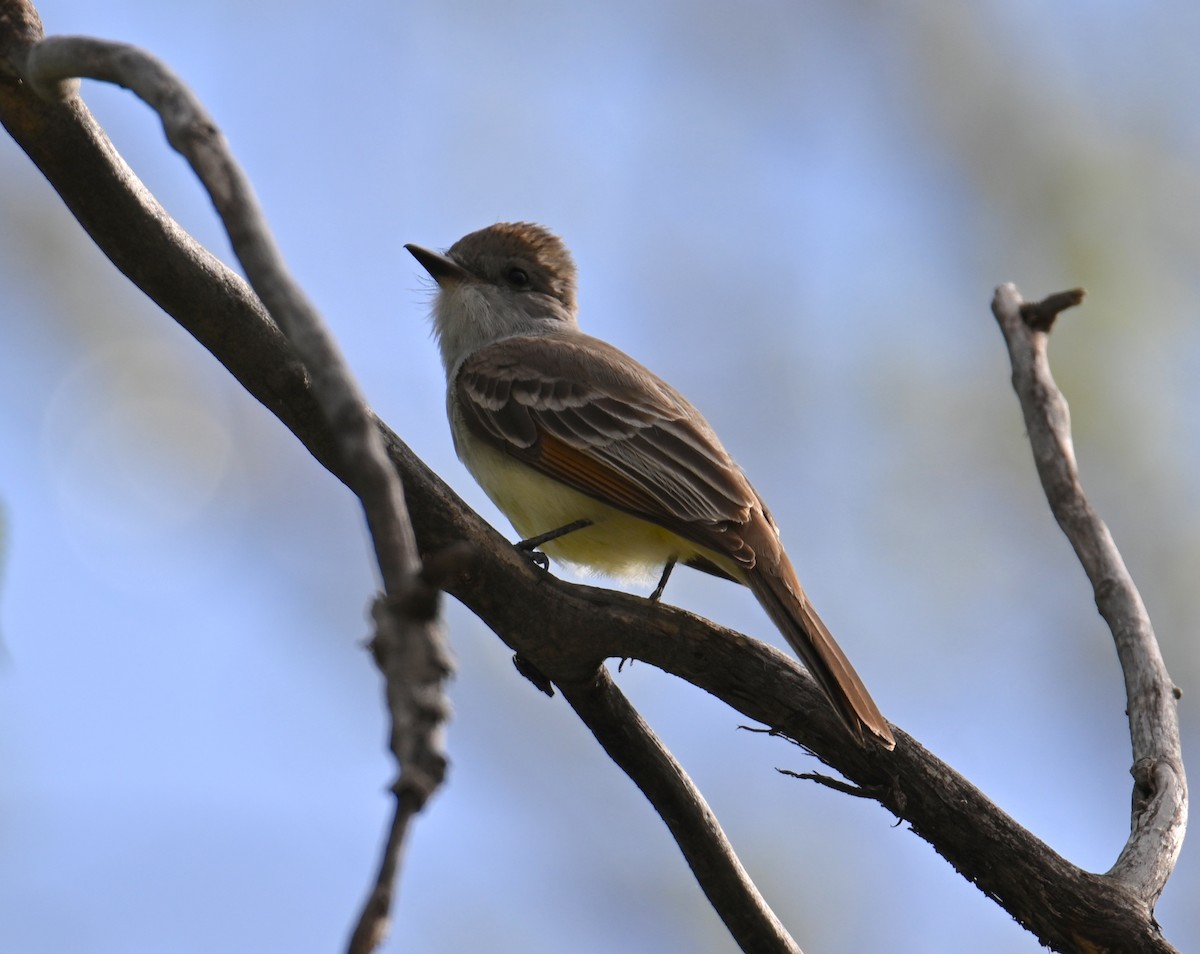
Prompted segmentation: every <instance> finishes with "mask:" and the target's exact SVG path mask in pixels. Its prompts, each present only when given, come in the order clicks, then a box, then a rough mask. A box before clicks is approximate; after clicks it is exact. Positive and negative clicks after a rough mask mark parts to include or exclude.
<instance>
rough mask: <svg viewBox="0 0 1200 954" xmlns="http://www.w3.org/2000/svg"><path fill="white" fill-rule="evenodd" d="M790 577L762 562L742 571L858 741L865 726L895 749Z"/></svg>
mask: <svg viewBox="0 0 1200 954" xmlns="http://www.w3.org/2000/svg"><path fill="white" fill-rule="evenodd" d="M779 569H780V570H782V571H784V573H785V574H786V571H787V570H790V569H791V567H790V566H787V565H786V563H785V564H784V565H783V566H780V567H779ZM791 575H792V576H793V582H789V581H788V580H787V579H785V578H784V575H780V574H776V573H773V572H771V571H770V570H768V569H767V568H765V567H762V566H761V565H760V566H758V567H755V568H754V569H752V570H750V571H749V572H748V573H746V585H747V586H749V587H750V590H751V592H753V593H754V595H755V597H756V598H757V599H758V602H759V603H760V604H761V605H762V608H763V609H764V610H766V611H767V615H768V616H770V617H771V621H772V622H774V623H775V625H776V627H778V629H779V631H780V632H781V633H782V634H783V636H784V638H785V639H786V640H787V641H788V643H789V644H790V645H791V647H792V649H793V650H795V652H796V654H797V655H798V656H799V657H800V659H801V661H802V662H803V663H804V665H805V666H806V667H807V668H808V671H809V672H810V673H812V677H813V678H814V679H815V680H816V681H817V685H819V686H820V687H821V688H822V689H823V690H824V691H825V695H826V696H828V697H829V701H830V702H832V703H833V706H834V708H835V709H837V711H838V714H839V715H841V717H842V720H843V721H844V722H845V723H846V725H847V726H848V727H849V729H850V731H851V732H853V733H854V735H855V736H856V737H857V738H858V739H859V740H860V741H861V740H862V738H863V729H866V730H867V732H869V733H870V734H871V735H873V736H874V737H875V738H876V739H878V740H879V742H880V744H881V745H883V746H884V747H885V748H887V749H889V750H890V749H894V748H895V747H896V739H895V736H893V735H892V730H891V728H890V727H889V726H888V721H887V719H885V718H884V717H883V714H882V713H881V712H880V711H879V707H878V706H877V705H875V700H874V699H872V698H871V694H870V693H869V692H867V687H866V686H864V685H863V681H862V679H860V678H859V675H858V673H857V672H855V671H854V667H853V666H851V665H850V660H849V659H847V658H846V654H845V653H843V652H842V650H841V647H839V646H838V644H837V643H836V642H835V641H834V639H833V636H832V635H830V632H829V630H828V628H826V626H825V624H824V623H823V622H822V621H821V617H820V616H818V615H817V611H816V610H815V609H813V607H812V604H811V603H810V602H809V601H808V597H807V596H806V595H805V594H804V590H803V589H802V588H801V587H800V583H799V582H798V581H794V576H795V575H794V573H793V574H791Z"/></svg>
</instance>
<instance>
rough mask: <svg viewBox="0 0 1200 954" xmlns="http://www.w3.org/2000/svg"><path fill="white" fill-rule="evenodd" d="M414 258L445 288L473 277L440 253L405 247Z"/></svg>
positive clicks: (415, 247) (409, 246)
mask: <svg viewBox="0 0 1200 954" xmlns="http://www.w3.org/2000/svg"><path fill="white" fill-rule="evenodd" d="M404 247H405V248H406V249H408V250H409V251H410V252H411V253H412V257H413V258H415V259H416V260H417V261H418V262H420V263H421V265H422V266H423V267H424V269H425V271H427V272H429V274H430V275H432V276H433V280H434V281H435V282H437V283H438V284H439V285H441V286H442V287H443V288H445V287H446V286H447V285H456V284H458V283H459V282H468V281H473V280H474V277H475V276H473V275H472V274H471V273H470V272H468V271H467V270H466V269H465V268H463V267H462V266H461V265H459V264H458V262H456V261H454V259H452V258H447V257H446V256H445V255H443V254H441V253H440V252H433V251H430V250H429V249H427V248H422V247H421V246H420V245H412V244H409V245H405V246H404Z"/></svg>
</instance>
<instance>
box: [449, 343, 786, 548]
mask: <svg viewBox="0 0 1200 954" xmlns="http://www.w3.org/2000/svg"><path fill="white" fill-rule="evenodd" d="M451 386H452V387H453V388H454V392H455V396H456V398H457V405H458V407H459V409H460V411H461V414H462V418H463V421H464V423H465V424H466V426H467V427H468V428H469V429H470V431H471V433H472V434H474V435H475V436H476V437H478V438H480V439H482V440H484V441H486V442H487V443H489V444H491V445H492V446H493V447H496V448H499V449H500V450H503V451H504V452H505V453H507V454H509V455H511V456H513V457H515V458H517V459H519V460H522V461H524V462H525V463H527V464H529V465H530V466H532V467H534V468H536V469H537V470H540V471H541V472H543V473H545V474H547V475H548V476H550V477H553V478H555V479H556V480H560V481H562V482H563V483H565V484H567V485H569V486H571V487H574V488H575V489H576V490H579V491H581V492H583V493H585V494H588V495H589V496H592V497H595V498H596V499H598V500H601V501H603V502H605V503H607V504H610V505H612V506H615V507H617V508H619V509H621V510H624V511H626V512H627V513H631V514H633V515H635V516H638V517H642V518H644V519H646V520H649V521H650V522H652V523H656V524H659V525H660V526H663V527H666V528H667V529H669V530H671V531H672V532H674V533H677V534H678V535H680V536H682V537H684V538H685V539H689V540H692V541H694V542H696V543H700V544H702V545H704V546H706V547H709V548H711V549H715V550H717V551H718V552H720V553H723V554H726V555H728V556H730V557H733V558H734V559H735V560H738V561H739V562H741V563H743V564H745V565H747V566H751V565H753V563H754V553H753V551H752V550H750V548H749V547H748V546H747V545H746V543H745V541H744V540H743V539H742V535H741V534H740V533H739V532H738V531H739V529H740V528H741V527H742V526H744V525H745V524H747V523H748V522H749V521H750V520H751V518H752V512H753V511H754V510H755V509H756V508H761V506H762V504H761V502H760V501H759V499H758V496H757V494H755V492H754V489H753V488H752V487H751V486H750V483H749V481H747V480H746V477H745V476H744V475H743V474H742V472H741V470H740V469H739V468H738V466H737V465H736V464H735V463H734V462H733V460H732V459H731V458H730V456H729V454H728V453H727V452H726V451H725V448H723V447H722V446H721V443H720V441H718V440H717V436H716V434H714V433H713V431H712V428H710V427H709V426H708V423H707V422H706V421H705V420H704V418H703V417H701V416H700V414H699V412H698V411H696V410H695V409H694V408H693V407H692V406H691V405H690V404H689V403H688V402H687V400H686V399H685V398H684V397H683V396H682V395H680V394H679V393H678V392H677V391H675V390H674V389H673V388H671V387H670V386H669V385H668V384H666V383H665V382H663V381H662V380H660V379H659V378H657V377H656V376H655V375H653V374H652V373H651V372H650V371H648V370H646V369H645V368H643V367H642V366H641V365H639V364H637V362H635V361H634V360H633V359H632V358H630V357H628V356H627V355H625V354H623V353H622V352H621V351H618V350H617V349H616V348H614V347H613V346H612V345H609V344H607V343H605V342H603V341H601V340H599V339H598V338H592V337H589V336H587V335H544V336H538V337H520V338H507V339H504V340H502V341H498V342H496V343H494V344H491V345H489V346H487V347H485V348H482V349H480V350H479V351H477V352H475V353H474V354H472V355H471V356H470V357H468V358H467V359H466V360H465V361H464V362H463V364H462V365H461V367H460V368H459V370H458V373H457V374H456V375H455V378H454V381H453V384H452V385H451Z"/></svg>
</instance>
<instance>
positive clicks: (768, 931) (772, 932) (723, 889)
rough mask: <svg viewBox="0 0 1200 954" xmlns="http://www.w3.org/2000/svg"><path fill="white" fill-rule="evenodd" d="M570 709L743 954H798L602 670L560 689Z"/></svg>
mask: <svg viewBox="0 0 1200 954" xmlns="http://www.w3.org/2000/svg"><path fill="white" fill-rule="evenodd" d="M559 688H560V689H561V690H562V693H563V695H564V696H565V697H566V699H567V702H569V703H570V705H571V708H572V709H574V710H575V713H576V714H577V715H578V716H579V718H580V719H581V720H583V723H584V725H586V726H587V727H588V728H589V729H591V731H592V734H593V735H595V737H596V741H598V742H599V743H600V744H601V745H602V746H603V747H604V751H605V752H607V753H608V755H609V757H610V758H611V759H612V760H613V761H614V762H616V763H617V765H619V766H620V767H621V769H622V770H623V771H624V772H625V774H626V775H628V776H629V777H630V778H631V779H632V780H633V782H634V784H635V785H637V787H638V788H640V789H641V790H642V793H643V794H644V795H645V796H646V798H647V799H649V801H650V804H651V805H653V806H654V810H655V811H656V812H658V814H659V816H660V817H661V818H662V820H663V821H664V822H666V824H667V827H668V828H669V829H670V830H671V834H672V835H674V836H675V840H676V841H677V842H678V843H679V847H680V848H681V849H682V851H683V855H684V857H685V858H686V859H687V863H688V865H689V866H690V867H691V869H692V872H693V873H694V874H695V875H696V880H697V881H698V882H699V883H700V886H701V887H702V888H703V889H704V893H705V895H706V896H707V897H708V901H709V903H710V904H711V905H712V906H713V909H714V910H715V911H716V912H717V914H718V915H719V916H720V918H721V920H722V921H724V922H725V926H726V927H727V928H728V929H729V933H730V934H732V935H733V938H734V940H735V941H737V943H738V945H739V946H740V947H741V949H742V950H743V951H762V952H763V954H768V952H775V951H778V952H783V954H802V952H801V951H800V948H799V946H797V944H796V942H795V941H794V940H793V939H792V936H791V935H790V934H788V932H787V929H786V928H785V927H784V926H783V925H782V924H781V923H780V922H779V919H778V918H777V917H776V916H775V913H774V912H773V911H772V910H771V909H770V908H769V907H768V906H767V902H766V901H765V900H764V899H763V897H762V895H761V894H760V893H759V891H758V888H757V887H755V885H754V882H753V881H751V880H750V876H749V875H748V874H746V870H745V869H744V868H743V867H742V865H741V862H740V861H738V859H737V855H736V854H734V851H733V846H732V845H730V844H729V839H727V838H726V837H725V832H723V831H722V830H721V825H720V823H719V822H718V821H717V817H716V816H715V815H714V814H713V813H712V810H711V809H710V808H709V807H708V803H707V802H705V800H704V796H703V795H701V794H700V791H699V789H697V788H696V786H695V784H694V783H693V782H692V780H691V779H690V778H688V775H687V772H685V771H684V769H683V766H681V765H680V764H679V763H678V762H677V761H675V758H674V756H672V755H671V753H670V752H669V751H667V749H666V747H665V746H664V745H663V744H662V742H660V741H659V739H658V737H657V736H656V735H655V734H654V732H653V730H652V729H651V728H650V726H648V725H647V724H646V722H645V720H644V719H642V717H641V716H640V715H639V714H638V712H637V710H635V709H634V708H633V706H631V705H630V704H629V700H628V699H626V698H625V696H624V695H623V694H622V693H621V690H620V689H618V688H617V687H616V686H615V685H614V684H613V681H612V676H610V675H609V673H608V670H607V669H604V668H600V669H597V670H596V671H595V675H594V677H593V678H592V679H589V680H587V681H586V682H578V683H575V682H567V683H560V684H559Z"/></svg>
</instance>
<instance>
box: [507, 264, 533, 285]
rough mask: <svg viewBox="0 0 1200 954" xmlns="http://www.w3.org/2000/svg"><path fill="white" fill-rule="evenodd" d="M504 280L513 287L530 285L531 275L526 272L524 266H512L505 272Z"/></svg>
mask: <svg viewBox="0 0 1200 954" xmlns="http://www.w3.org/2000/svg"><path fill="white" fill-rule="evenodd" d="M504 280H505V281H506V282H508V283H509V284H510V285H512V287H513V288H528V287H529V275H528V274H526V272H525V269H523V268H510V269H509V270H508V271H507V272H505V273H504Z"/></svg>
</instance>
